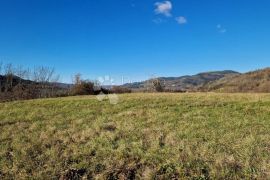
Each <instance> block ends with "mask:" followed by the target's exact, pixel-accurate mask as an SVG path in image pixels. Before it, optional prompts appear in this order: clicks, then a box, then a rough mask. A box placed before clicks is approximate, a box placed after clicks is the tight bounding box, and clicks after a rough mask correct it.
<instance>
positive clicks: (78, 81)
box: [72, 73, 82, 85]
mask: <svg viewBox="0 0 270 180" xmlns="http://www.w3.org/2000/svg"><path fill="white" fill-rule="evenodd" d="M72 81H73V83H74V84H75V85H78V84H81V83H82V75H81V74H80V73H78V74H75V75H74V78H73V80H72Z"/></svg>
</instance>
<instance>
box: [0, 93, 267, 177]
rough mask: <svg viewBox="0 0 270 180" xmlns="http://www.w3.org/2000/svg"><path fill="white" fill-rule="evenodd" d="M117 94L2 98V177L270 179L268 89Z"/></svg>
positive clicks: (0, 119) (0, 141) (0, 149)
mask: <svg viewBox="0 0 270 180" xmlns="http://www.w3.org/2000/svg"><path fill="white" fill-rule="evenodd" d="M119 98H120V103H118V104H116V105H111V104H110V103H109V102H108V100H105V101H102V102H100V101H98V100H97V99H96V97H95V96H76V97H66V98H56V99H38V100H30V101H14V102H8V103H1V107H0V132H1V133H0V179H32V178H35V179H87V178H88V179H91V178H96V179H154V178H155V179H269V177H270V172H269V169H270V163H269V162H270V149H269V147H270V142H269V139H270V134H269V132H270V121H269V118H270V114H269V106H270V95H268V94H211V93H207V94H206V93H205V94H200V93H197V94H190V93H188V94H172V93H163V94H151V93H148V94H124V95H119ZM78 112H79V113H78Z"/></svg>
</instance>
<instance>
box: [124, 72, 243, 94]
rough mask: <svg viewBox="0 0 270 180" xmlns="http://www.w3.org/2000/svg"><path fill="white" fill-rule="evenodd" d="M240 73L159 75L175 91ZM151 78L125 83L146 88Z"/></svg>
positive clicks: (137, 88)
mask: <svg viewBox="0 0 270 180" xmlns="http://www.w3.org/2000/svg"><path fill="white" fill-rule="evenodd" d="M239 74H240V73H238V72H235V71H231V70H226V71H214V72H204V73H199V74H196V75H193V76H181V77H159V78H158V79H159V80H160V81H161V82H162V84H163V85H164V86H165V89H168V90H173V91H196V90H197V89H199V88H200V87H202V86H204V85H205V84H207V83H210V82H213V81H216V80H219V79H221V78H224V77H227V76H234V75H239ZM150 81H151V79H150V80H147V81H143V82H135V83H130V84H125V85H123V86H124V87H126V88H130V89H133V90H144V89H146V87H147V86H148V85H149V82H150Z"/></svg>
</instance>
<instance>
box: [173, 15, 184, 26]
mask: <svg viewBox="0 0 270 180" xmlns="http://www.w3.org/2000/svg"><path fill="white" fill-rule="evenodd" d="M175 20H176V21H177V23H178V24H181V25H182V24H186V23H187V18H185V17H184V16H179V17H177V18H175Z"/></svg>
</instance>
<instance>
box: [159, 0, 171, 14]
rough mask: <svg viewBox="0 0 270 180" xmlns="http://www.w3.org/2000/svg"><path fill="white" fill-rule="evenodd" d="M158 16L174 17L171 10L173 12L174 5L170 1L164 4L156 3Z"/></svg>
mask: <svg viewBox="0 0 270 180" xmlns="http://www.w3.org/2000/svg"><path fill="white" fill-rule="evenodd" d="M155 6H156V9H155V12H156V14H163V15H164V16H167V17H170V16H172V14H171V10H172V3H171V2H170V1H164V2H156V3H155Z"/></svg>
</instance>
